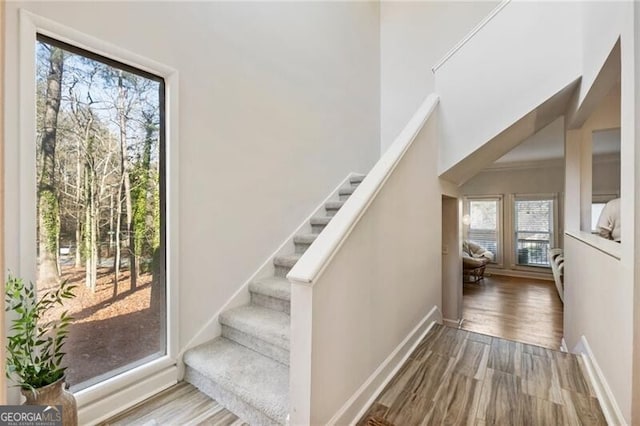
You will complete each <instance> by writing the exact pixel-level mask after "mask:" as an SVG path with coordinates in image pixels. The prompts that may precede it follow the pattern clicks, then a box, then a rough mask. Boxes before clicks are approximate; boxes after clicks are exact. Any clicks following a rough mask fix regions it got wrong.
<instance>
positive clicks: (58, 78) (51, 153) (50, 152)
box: [38, 47, 64, 282]
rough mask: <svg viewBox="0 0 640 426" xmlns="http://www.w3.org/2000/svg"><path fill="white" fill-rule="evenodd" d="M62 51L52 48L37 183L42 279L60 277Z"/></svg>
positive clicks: (53, 279) (52, 279)
mask: <svg viewBox="0 0 640 426" xmlns="http://www.w3.org/2000/svg"><path fill="white" fill-rule="evenodd" d="M63 61H64V57H63V52H62V50H61V49H59V48H57V47H52V48H51V54H50V57H49V76H48V77H47V89H46V105H45V110H44V117H43V127H44V128H43V132H42V143H41V150H42V163H41V165H42V170H41V173H40V182H39V184H38V234H39V235H38V241H39V247H38V249H39V260H40V265H39V271H38V272H39V274H38V275H39V277H38V278H39V280H40V281H41V282H52V281H57V279H58V277H59V270H58V237H59V233H60V212H59V210H58V197H57V194H56V190H55V153H56V130H57V126H58V112H59V111H60V94H61V92H60V89H61V86H62V72H63Z"/></svg>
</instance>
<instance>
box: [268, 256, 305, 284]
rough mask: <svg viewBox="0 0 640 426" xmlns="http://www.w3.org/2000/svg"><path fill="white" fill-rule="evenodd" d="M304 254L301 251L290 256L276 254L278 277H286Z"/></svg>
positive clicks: (275, 261) (275, 264) (274, 259)
mask: <svg viewBox="0 0 640 426" xmlns="http://www.w3.org/2000/svg"><path fill="white" fill-rule="evenodd" d="M300 256H302V255H301V254H300V253H296V254H291V255H288V256H276V257H274V258H273V265H274V266H275V267H276V270H275V276H276V277H283V278H284V277H286V276H287V274H288V273H289V271H290V270H291V268H293V265H295V264H296V262H297V261H298V259H300Z"/></svg>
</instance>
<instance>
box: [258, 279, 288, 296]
mask: <svg viewBox="0 0 640 426" xmlns="http://www.w3.org/2000/svg"><path fill="white" fill-rule="evenodd" d="M249 291H250V292H252V293H257V294H262V295H263V296H269V297H273V298H276V299H282V300H289V301H290V300H291V283H290V282H289V280H288V279H286V278H283V277H268V278H262V279H260V280H256V281H254V282H252V283H250V284H249Z"/></svg>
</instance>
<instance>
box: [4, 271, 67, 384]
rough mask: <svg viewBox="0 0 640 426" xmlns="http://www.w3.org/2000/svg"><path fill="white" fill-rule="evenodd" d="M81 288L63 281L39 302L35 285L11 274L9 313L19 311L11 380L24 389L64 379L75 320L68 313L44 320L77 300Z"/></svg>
mask: <svg viewBox="0 0 640 426" xmlns="http://www.w3.org/2000/svg"><path fill="white" fill-rule="evenodd" d="M76 287H77V286H75V285H71V284H69V282H68V281H64V282H62V284H60V286H59V287H58V288H57V289H54V290H51V291H48V292H46V293H45V294H44V295H43V296H42V297H41V298H40V300H37V297H36V293H35V290H34V285H33V283H32V282H29V284H25V283H24V281H23V280H22V278H16V277H14V276H12V275H11V274H9V277H8V279H7V282H6V285H5V310H6V311H7V312H8V311H13V312H15V314H16V316H15V318H14V319H13V320H12V321H11V324H12V325H11V329H10V330H11V333H10V336H9V337H8V338H7V340H8V343H7V377H8V378H9V379H12V380H13V381H15V382H16V383H17V384H18V386H20V387H22V388H23V389H31V390H33V389H36V388H40V387H42V386H46V385H49V384H51V383H53V382H55V381H57V380H59V379H60V378H61V377H62V376H64V372H65V370H66V367H62V365H61V364H62V358H63V357H64V355H65V354H64V352H62V347H63V346H64V343H65V340H66V338H67V336H68V334H69V324H71V321H72V320H73V318H72V317H71V316H69V314H68V312H67V311H64V312H63V313H62V314H61V315H60V318H58V319H55V320H51V321H44V319H43V318H44V315H45V314H46V312H47V311H48V310H49V309H51V308H54V307H55V306H58V305H63V303H64V299H71V298H72V297H74V290H75V288H76Z"/></svg>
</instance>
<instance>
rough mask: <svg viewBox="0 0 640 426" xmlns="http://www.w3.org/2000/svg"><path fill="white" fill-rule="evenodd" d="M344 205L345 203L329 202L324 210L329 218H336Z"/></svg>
mask: <svg viewBox="0 0 640 426" xmlns="http://www.w3.org/2000/svg"><path fill="white" fill-rule="evenodd" d="M343 205H344V201H328V202H327V203H326V204H325V205H324V209H325V210H326V211H327V215H328V216H334V215H335V214H336V213H337V212H338V210H340V209H341V208H342V206H343Z"/></svg>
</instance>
